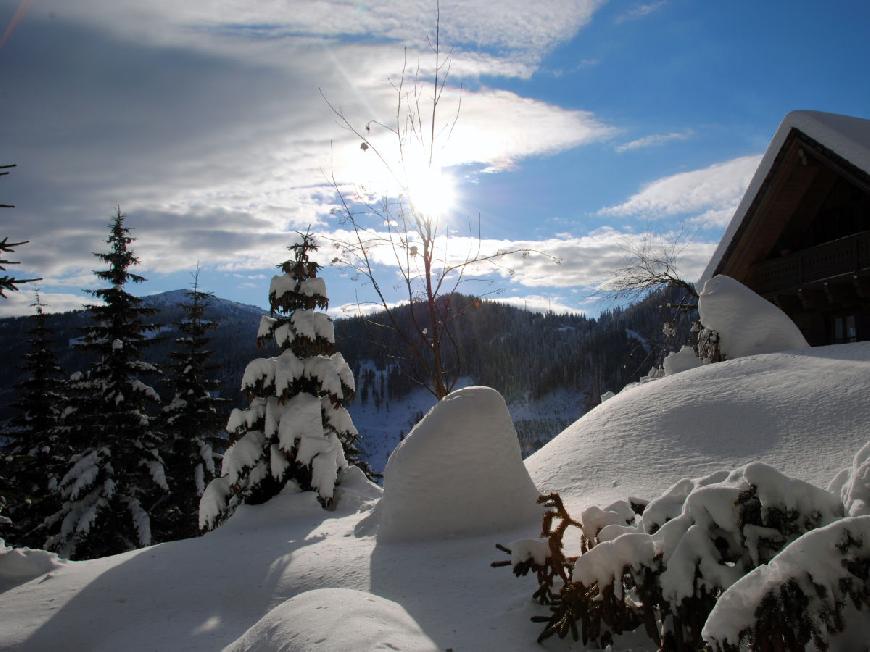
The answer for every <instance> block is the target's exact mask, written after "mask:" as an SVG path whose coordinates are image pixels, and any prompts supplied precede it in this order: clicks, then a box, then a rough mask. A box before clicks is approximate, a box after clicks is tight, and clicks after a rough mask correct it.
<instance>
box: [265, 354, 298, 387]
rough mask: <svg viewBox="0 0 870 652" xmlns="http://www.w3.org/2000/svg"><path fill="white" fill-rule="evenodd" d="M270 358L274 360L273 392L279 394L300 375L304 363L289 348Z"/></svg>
mask: <svg viewBox="0 0 870 652" xmlns="http://www.w3.org/2000/svg"><path fill="white" fill-rule="evenodd" d="M270 360H272V361H274V362H273V364H274V369H275V371H274V374H275V394H276V395H278V396H280V395H281V394H283V393H284V391H285V390H287V389H288V388H289V387H290V386H291V385H292V384H293V383H294V382H296V381H297V380H298V379H299V378H301V377H302V374H303V373H304V372H305V363H304V362H303V361H302V360H300V359H299V358H297V357H296V356H295V355H294V354H293V351H291V350H290V349H287V350H286V351H284V352H283V353H282V354H281V355H279V356H278V357H277V358H270Z"/></svg>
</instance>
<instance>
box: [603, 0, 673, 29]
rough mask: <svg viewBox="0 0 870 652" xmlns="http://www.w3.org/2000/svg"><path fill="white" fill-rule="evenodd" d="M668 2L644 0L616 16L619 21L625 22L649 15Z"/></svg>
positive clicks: (664, 0)
mask: <svg viewBox="0 0 870 652" xmlns="http://www.w3.org/2000/svg"><path fill="white" fill-rule="evenodd" d="M666 4H668V0H654V1H653V2H643V3H640V4H636V5H634V6H633V7H631V8H630V9H628V10H626V11H624V12H622V13H621V14H619V15H618V16H617V17H616V22H617V23H624V22H626V21H629V20H638V19H640V18H643V17H645V16H649V15H650V14H651V13H654V12H656V11H658V10H659V9H661V8H662V7H664V6H665V5H666Z"/></svg>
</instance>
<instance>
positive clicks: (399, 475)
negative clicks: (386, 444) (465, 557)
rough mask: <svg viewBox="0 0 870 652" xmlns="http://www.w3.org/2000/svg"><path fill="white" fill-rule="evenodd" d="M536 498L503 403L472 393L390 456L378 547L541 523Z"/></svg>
mask: <svg viewBox="0 0 870 652" xmlns="http://www.w3.org/2000/svg"><path fill="white" fill-rule="evenodd" d="M537 496H538V493H537V491H536V489H535V486H534V485H533V484H532V481H531V480H530V478H529V476H528V473H527V472H526V470H525V468H524V467H523V462H522V458H521V456H520V448H519V443H518V442H517V438H516V432H515V431H514V427H513V423H512V422H511V418H510V414H509V413H508V409H507V405H506V404H505V402H504V399H503V398H502V397H501V395H500V394H499V393H498V392H496V391H495V390H493V389H490V388H488V387H466V388H464V389H460V390H458V391H455V392H453V393H451V394H449V395H448V396H447V397H445V398H444V399H443V400H442V401H440V402H439V403H438V404H437V405H435V407H433V408H432V409H431V410H430V411H429V413H428V414H427V415H426V416H425V417H424V418H423V419H422V420H421V421H420V422H419V423H418V424H417V425H416V426H415V427H414V429H413V430H412V431H411V432H410V433H409V434H408V436H407V437H406V438H405V439H404V441H403V442H402V443H401V444H400V445H399V447H398V448H396V450H394V451H393V454H392V455H390V459H389V461H388V462H387V468H386V469H385V470H384V497H383V498H382V499H381V501H380V503H379V504H378V508H377V512H376V522H377V533H378V534H377V536H378V540H379V541H408V540H420V539H427V538H431V537H437V538H445V537H452V536H459V535H467V534H470V533H479V532H495V531H498V530H500V529H506V528H516V527H522V526H523V525H529V524H534V523H535V522H536V521H537V520H538V519H539V518H540V515H541V508H540V507H539V506H538V505H537V504H536V500H537Z"/></svg>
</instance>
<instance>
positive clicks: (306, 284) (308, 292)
mask: <svg viewBox="0 0 870 652" xmlns="http://www.w3.org/2000/svg"><path fill="white" fill-rule="evenodd" d="M299 292H300V293H301V294H302V295H304V296H306V297H323V298H324V299H328V298H329V295H328V294H326V281H325V280H323V279H322V278H304V279H302V280H301V281H300V282H299Z"/></svg>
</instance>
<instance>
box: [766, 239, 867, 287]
mask: <svg viewBox="0 0 870 652" xmlns="http://www.w3.org/2000/svg"><path fill="white" fill-rule="evenodd" d="M862 270H870V231H862V232H860V233H856V234H854V235H850V236H846V237H845V238H839V239H837V240H832V241H831V242H825V243H823V244H820V245H817V246H815V247H812V248H810V249H804V250H802V251H798V252H796V253H794V254H791V255H789V256H783V257H782V258H773V259H771V260H765V261H763V262H761V263H757V264H755V265H753V267H752V271H751V274H750V276H749V278H750V279H751V280H750V283H749V285H750V286H751V287H752V289H753V290H755V291H756V292H758V293H759V294H761V295H769V294H776V293H781V292H783V293H792V292H795V291H797V290H798V289H799V288H801V287H803V286H806V285H809V284H811V283H816V282H818V281H825V280H828V279H836V278H837V277H843V276H848V275H857V274H858V272H860V271H862Z"/></svg>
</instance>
